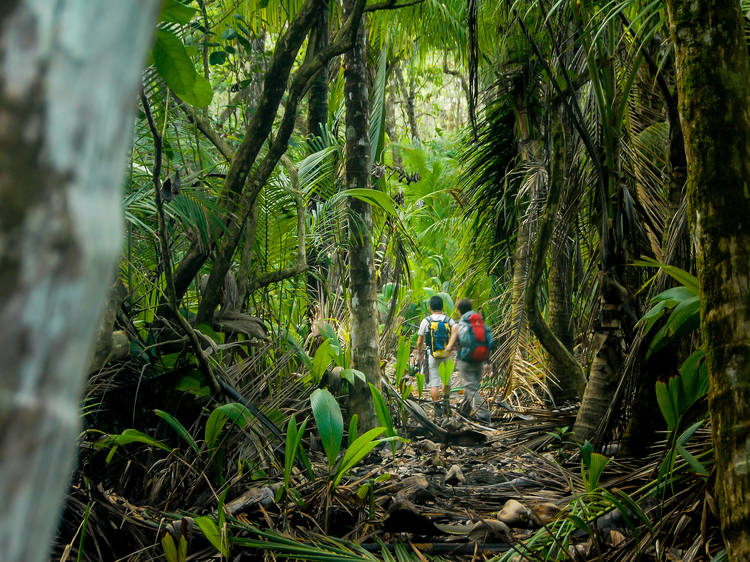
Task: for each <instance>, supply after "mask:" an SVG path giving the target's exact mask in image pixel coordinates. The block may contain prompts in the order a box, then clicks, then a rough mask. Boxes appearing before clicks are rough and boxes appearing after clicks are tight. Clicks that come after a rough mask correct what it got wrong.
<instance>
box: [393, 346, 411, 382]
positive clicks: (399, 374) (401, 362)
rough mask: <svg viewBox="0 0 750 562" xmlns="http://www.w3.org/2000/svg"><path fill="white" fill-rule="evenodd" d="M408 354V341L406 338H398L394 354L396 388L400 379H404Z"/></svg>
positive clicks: (409, 349)
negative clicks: (396, 349)
mask: <svg viewBox="0 0 750 562" xmlns="http://www.w3.org/2000/svg"><path fill="white" fill-rule="evenodd" d="M410 353H411V345H409V341H408V340H407V339H406V337H404V336H399V338H398V351H397V352H396V386H398V385H400V384H401V379H402V378H403V377H404V371H406V367H407V365H408V363H409V355H410Z"/></svg>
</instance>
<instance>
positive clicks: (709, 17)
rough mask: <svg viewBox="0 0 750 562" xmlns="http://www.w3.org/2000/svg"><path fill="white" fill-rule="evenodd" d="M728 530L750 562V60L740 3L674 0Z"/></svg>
mask: <svg viewBox="0 0 750 562" xmlns="http://www.w3.org/2000/svg"><path fill="white" fill-rule="evenodd" d="M667 9H668V13H669V22H670V34H671V37H672V41H673V42H674V45H675V58H676V67H677V94H678V101H679V110H680V120H681V122H682V132H683V136H684V139H685V152H686V156H687V194H688V204H689V220H690V224H691V227H692V230H693V233H694V236H695V242H696V257H697V265H698V281H699V285H700V295H701V329H702V336H703V343H704V345H705V347H706V360H707V365H708V372H709V377H710V389H709V396H708V405H709V411H710V414H711V427H712V435H713V442H714V454H715V457H716V491H717V498H718V501H719V508H720V516H721V528H722V532H723V534H724V539H725V541H726V543H727V547H728V553H729V559H730V560H750V460H749V459H750V416H749V415H748V412H750V111H749V110H748V108H750V60H748V52H747V44H746V42H745V37H744V33H743V19H744V18H743V15H742V13H741V11H740V5H739V3H737V2H734V1H731V0H721V1H719V0H706V1H705V2H692V1H688V0H667Z"/></svg>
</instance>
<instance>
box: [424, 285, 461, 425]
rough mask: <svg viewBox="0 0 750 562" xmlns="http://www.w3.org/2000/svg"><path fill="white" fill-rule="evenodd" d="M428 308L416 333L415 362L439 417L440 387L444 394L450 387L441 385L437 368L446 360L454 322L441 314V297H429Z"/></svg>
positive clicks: (440, 408) (440, 410)
mask: <svg viewBox="0 0 750 562" xmlns="http://www.w3.org/2000/svg"><path fill="white" fill-rule="evenodd" d="M429 306H430V314H429V315H428V316H426V317H425V318H423V319H422V322H421V323H420V324H419V331H418V332H417V334H418V336H419V337H418V338H417V362H418V364H421V366H422V372H423V373H425V374H427V375H428V382H427V386H428V387H429V389H430V398H432V402H433V404H434V406H435V416H436V417H441V416H442V413H443V412H442V406H441V404H440V387H441V386H442V388H443V393H444V394H445V393H447V392H449V391H450V387H446V386H445V385H443V383H442V381H441V380H440V372H439V367H440V365H441V364H442V363H445V362H446V361H447V360H448V356H449V353H448V352H447V351H446V346H447V345H448V340H450V338H451V334H452V330H453V327H454V326H455V324H456V322H455V321H454V320H453V319H452V318H451V317H450V316H446V315H445V314H443V299H442V298H441V297H439V296H437V295H434V296H432V297H430V303H429Z"/></svg>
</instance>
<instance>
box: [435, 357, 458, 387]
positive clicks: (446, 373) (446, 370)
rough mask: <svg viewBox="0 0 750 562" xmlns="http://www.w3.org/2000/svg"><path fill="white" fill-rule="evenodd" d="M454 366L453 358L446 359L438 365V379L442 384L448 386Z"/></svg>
mask: <svg viewBox="0 0 750 562" xmlns="http://www.w3.org/2000/svg"><path fill="white" fill-rule="evenodd" d="M454 366H455V363H454V362H453V359H448V360H447V361H443V362H442V363H440V365H438V374H439V375H440V380H441V381H442V383H443V386H450V384H451V374H452V373H453V367H454Z"/></svg>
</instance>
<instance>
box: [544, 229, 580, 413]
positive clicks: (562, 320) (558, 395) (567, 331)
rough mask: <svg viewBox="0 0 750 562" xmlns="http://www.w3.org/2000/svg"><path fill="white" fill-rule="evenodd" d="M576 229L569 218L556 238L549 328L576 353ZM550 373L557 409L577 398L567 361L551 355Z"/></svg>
mask: <svg viewBox="0 0 750 562" xmlns="http://www.w3.org/2000/svg"><path fill="white" fill-rule="evenodd" d="M572 235H573V229H572V225H571V224H570V222H569V221H566V219H565V218H563V219H562V220H560V222H559V224H558V225H557V228H556V230H555V232H554V233H553V235H552V248H551V250H550V264H549V279H548V289H547V294H548V295H549V301H548V308H549V327H550V330H551V331H552V333H553V334H554V335H555V337H556V338H557V339H558V340H560V343H561V344H562V345H563V346H564V347H565V349H567V350H568V351H569V352H570V354H571V355H572V353H573V336H574V334H573V298H572V295H573V238H572ZM547 358H548V362H549V366H550V369H551V371H552V373H553V374H555V376H556V378H557V380H556V382H555V383H553V384H552V385H551V388H550V392H551V394H552V400H553V403H554V404H555V405H559V404H561V403H563V402H565V401H567V400H575V399H576V397H577V393H576V387H575V379H574V378H573V377H572V376H569V375H568V376H566V375H565V373H566V372H567V371H566V370H565V369H566V365H565V363H564V361H560V360H559V359H558V358H557V357H556V356H554V355H552V354H550V353H547Z"/></svg>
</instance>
